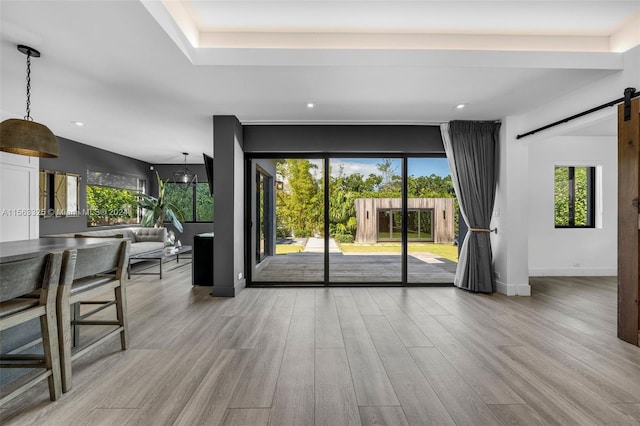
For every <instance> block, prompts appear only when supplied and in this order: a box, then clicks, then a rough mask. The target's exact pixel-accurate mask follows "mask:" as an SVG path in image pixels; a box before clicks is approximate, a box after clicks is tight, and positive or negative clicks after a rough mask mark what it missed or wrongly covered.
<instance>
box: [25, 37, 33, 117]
mask: <svg viewBox="0 0 640 426" xmlns="http://www.w3.org/2000/svg"><path fill="white" fill-rule="evenodd" d="M24 119H25V120H28V121H33V118H31V51H30V50H29V51H28V52H27V115H26V116H25V117H24Z"/></svg>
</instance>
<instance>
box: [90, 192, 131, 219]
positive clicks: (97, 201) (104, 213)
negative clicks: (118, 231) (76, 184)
mask: <svg viewBox="0 0 640 426" xmlns="http://www.w3.org/2000/svg"><path fill="white" fill-rule="evenodd" d="M136 200H137V194H136V193H135V192H132V191H129V190H128V189H121V188H111V187H108V186H93V185H87V209H88V210H89V217H88V221H89V226H101V225H117V224H119V223H135V222H136V219H137V217H138V208H137V203H136Z"/></svg>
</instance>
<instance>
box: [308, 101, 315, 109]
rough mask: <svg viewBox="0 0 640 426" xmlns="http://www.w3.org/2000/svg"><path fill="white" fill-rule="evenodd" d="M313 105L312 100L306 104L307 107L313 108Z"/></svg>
mask: <svg viewBox="0 0 640 426" xmlns="http://www.w3.org/2000/svg"><path fill="white" fill-rule="evenodd" d="M314 106H316V105H315V104H314V103H313V102H309V103H308V104H307V108H313V107H314Z"/></svg>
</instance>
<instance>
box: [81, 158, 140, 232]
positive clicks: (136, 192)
mask: <svg viewBox="0 0 640 426" xmlns="http://www.w3.org/2000/svg"><path fill="white" fill-rule="evenodd" d="M96 173H97V174H106V175H112V176H114V177H117V178H131V179H135V180H136V187H137V189H131V188H126V187H119V186H114V185H110V184H106V185H105V184H102V183H92V181H93V179H92V175H93V174H96ZM101 182H102V181H101ZM89 187H95V188H109V189H115V190H121V191H128V192H130V193H132V194H134V195H136V198H137V196H138V195H140V194H146V193H147V180H146V179H145V178H143V177H141V176H139V175H134V174H129V173H126V172H120V171H105V170H102V169H100V168H87V179H86V187H85V189H86V193H85V200H84V201H85V203H86V209H85V213H84V215H85V216H86V217H87V227H88V228H100V227H112V226H115V227H121V226H125V225H126V226H131V225H140V223H141V222H140V221H141V219H142V208H141V207H140V206H139V205H138V204H137V202H136V206H135V208H136V222H131V223H126V224H124V223H115V224H97V225H92V224H91V223H90V217H91V214H90V211H91V207H90V206H89V200H88V196H89ZM96 207H98V209H100V207H99V206H96Z"/></svg>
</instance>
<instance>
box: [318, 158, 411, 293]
mask: <svg viewBox="0 0 640 426" xmlns="http://www.w3.org/2000/svg"><path fill="white" fill-rule="evenodd" d="M329 169H330V171H331V174H330V177H329V221H330V222H329V234H330V239H329V281H330V282H335V283H370V282H371V283H379V282H389V283H400V282H402V247H401V241H402V160H401V159H400V158H331V159H330V160H329Z"/></svg>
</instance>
